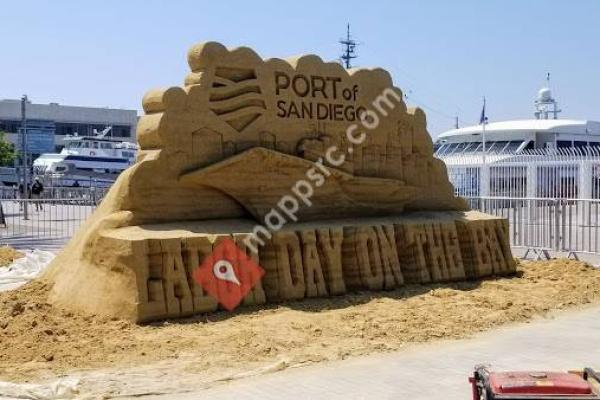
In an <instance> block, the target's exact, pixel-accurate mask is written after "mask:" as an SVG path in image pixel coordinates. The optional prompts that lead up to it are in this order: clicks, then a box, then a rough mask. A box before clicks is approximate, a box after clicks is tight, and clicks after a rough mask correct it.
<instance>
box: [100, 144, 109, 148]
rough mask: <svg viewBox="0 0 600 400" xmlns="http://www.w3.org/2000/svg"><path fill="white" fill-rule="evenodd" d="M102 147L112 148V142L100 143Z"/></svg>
mask: <svg viewBox="0 0 600 400" xmlns="http://www.w3.org/2000/svg"><path fill="white" fill-rule="evenodd" d="M100 147H101V148H103V149H111V148H112V146H111V145H110V143H100Z"/></svg>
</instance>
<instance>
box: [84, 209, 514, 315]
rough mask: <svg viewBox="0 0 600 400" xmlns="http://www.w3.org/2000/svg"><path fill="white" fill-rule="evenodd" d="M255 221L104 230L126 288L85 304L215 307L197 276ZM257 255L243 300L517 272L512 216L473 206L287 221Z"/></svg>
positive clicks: (159, 311) (126, 309)
mask: <svg viewBox="0 0 600 400" xmlns="http://www.w3.org/2000/svg"><path fill="white" fill-rule="evenodd" d="M253 227H254V224H253V223H252V221H249V220H246V221H244V220H229V221H223V220H218V221H217V220H215V221H198V222H181V223H169V224H156V225H143V226H130V227H124V228H118V229H113V230H107V231H104V233H103V234H102V235H101V237H100V238H99V241H98V243H97V246H96V249H97V250H96V251H95V253H96V254H95V256H94V258H96V259H98V258H100V259H101V260H98V261H101V262H97V264H108V265H111V269H110V271H105V274H104V275H103V278H101V279H107V285H109V286H110V285H118V286H119V287H120V288H121V290H111V292H112V293H111V296H96V299H97V300H96V301H97V303H96V304H94V303H93V302H94V300H93V298H94V296H89V297H88V301H87V302H86V309H87V310H90V309H92V310H93V309H96V310H98V311H101V310H103V309H104V310H109V311H110V314H117V315H120V316H122V317H127V318H130V319H132V320H135V321H138V322H143V321H151V320H157V319H164V318H176V317H185V316H190V315H193V314H199V313H206V312H211V311H215V310H217V309H218V307H219V306H218V304H217V302H216V301H215V299H214V298H212V297H211V296H209V295H208V294H206V293H204V292H203V290H202V287H200V286H199V285H198V284H197V283H196V282H195V281H194V280H193V278H192V273H193V271H194V270H195V269H196V268H197V267H198V266H199V264H200V263H201V262H202V260H203V259H204V258H205V257H206V256H207V255H208V254H210V253H211V252H212V249H213V247H214V246H216V245H217V244H218V243H219V241H220V240H222V239H223V238H225V237H229V238H232V239H233V240H234V241H235V242H236V243H237V244H238V246H240V247H241V248H244V247H243V246H244V242H243V239H244V238H245V237H246V236H247V235H248V234H249V233H250V232H252V228H253ZM105 249H111V251H110V252H107V251H105ZM248 254H252V253H251V252H250V251H248ZM253 257H254V259H255V261H257V262H258V263H259V264H260V265H261V266H262V267H263V268H264V269H265V271H266V273H265V275H264V277H263V279H262V281H261V282H259V284H257V285H256V286H255V288H254V289H253V290H252V291H251V292H250V293H249V294H248V295H247V296H246V298H245V299H244V301H243V305H255V304H265V303H271V302H279V301H289V300H299V299H303V298H306V297H327V296H333V295H341V294H344V293H347V292H352V291H358V290H386V289H387V290H389V289H394V288H397V287H399V286H402V285H404V284H413V283H430V282H447V281H456V280H464V279H475V278H482V277H487V276H491V275H504V274H509V273H512V272H514V271H515V262H514V260H513V258H512V256H511V252H510V247H509V238H508V223H507V221H506V220H505V219H501V218H496V217H492V216H489V215H486V214H482V213H479V212H474V211H469V212H418V213H410V214H406V215H402V216H399V217H393V218H368V219H352V220H336V221H320V222H315V223H303V224H295V225H289V226H286V227H285V228H284V229H283V230H281V231H279V232H277V233H275V234H273V236H272V238H271V239H270V240H268V241H267V242H266V243H265V245H264V246H261V247H260V248H259V253H258V255H256V254H254V255H253ZM99 284H100V282H98V281H97V280H96V281H95V282H94V283H93V285H92V286H94V287H98V286H99ZM100 286H102V285H100ZM81 289H82V290H84V291H85V288H81Z"/></svg>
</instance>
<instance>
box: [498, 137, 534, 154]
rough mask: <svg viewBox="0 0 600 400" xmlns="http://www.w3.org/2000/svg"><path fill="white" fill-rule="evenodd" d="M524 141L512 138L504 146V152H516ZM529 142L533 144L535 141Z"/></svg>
mask: <svg viewBox="0 0 600 400" xmlns="http://www.w3.org/2000/svg"><path fill="white" fill-rule="evenodd" d="M522 143H523V142H519V141H514V140H511V141H510V142H508V145H507V146H506V147H505V148H504V152H505V153H513V152H515V151H516V150H517V149H518V148H519V146H520V145H521V144H522ZM529 143H530V144H532V143H533V142H529Z"/></svg>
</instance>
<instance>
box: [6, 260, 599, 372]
mask: <svg viewBox="0 0 600 400" xmlns="http://www.w3.org/2000/svg"><path fill="white" fill-rule="evenodd" d="M48 290H49V288H48V287H47V286H46V285H44V284H43V283H40V282H33V283H30V284H28V285H26V286H25V287H23V288H21V289H19V290H16V291H13V292H7V293H1V294H0V379H4V380H13V381H31V380H36V379H39V378H41V377H45V378H48V377H50V376H55V375H58V374H65V373H73V372H75V371H80V370H82V369H96V368H129V367H134V366H141V365H149V364H150V363H152V362H158V361H163V362H169V361H178V362H179V361H180V360H181V362H179V364H178V365H182V364H185V368H186V372H187V373H193V374H199V375H203V376H208V375H215V376H216V375H218V374H220V373H223V372H224V371H229V372H230V371H243V370H245V369H246V370H247V369H249V368H255V367H257V366H260V365H266V364H268V363H272V362H274V361H275V360H278V359H281V358H282V357H285V359H286V360H288V361H287V362H288V363H291V364H297V363H306V362H318V361H324V360H337V359H344V358H347V357H350V356H357V355H364V354H369V353H373V352H384V351H393V350H398V349H400V348H402V347H404V346H406V345H407V344H410V343H420V342H426V341H430V340H435V339H440V338H445V339H448V338H463V337H467V336H469V335H472V334H473V333H476V332H480V331H484V330H488V329H491V328H493V327H496V326H499V325H502V324H507V323H512V322H519V321H526V320H529V319H531V318H533V317H534V316H537V315H544V314H546V313H547V312H549V311H551V310H557V309H566V308H571V307H577V306H581V305H585V304H589V303H596V302H600V270H597V269H594V268H592V267H590V266H587V265H585V264H584V263H581V262H577V261H568V260H555V261H551V262H524V263H521V264H520V265H519V268H518V274H517V276H515V277H510V278H499V279H487V280H484V281H480V282H460V283H453V284H436V285H414V286H406V287H404V288H402V289H399V290H394V291H389V292H377V293H369V292H363V293H358V294H354V295H346V296H343V297H337V298H328V299H321V300H304V301H302V302H296V303H286V304H280V305H273V306H270V307H268V308H266V309H258V308H257V309H252V308H250V309H245V310H243V311H239V312H234V313H228V312H219V313H216V314H213V315H208V316H202V317H195V318H192V319H184V320H176V321H167V322H162V323H157V324H150V325H145V326H140V325H135V324H131V323H129V322H125V321H122V320H116V319H106V318H103V317H100V316H84V315H76V314H72V313H69V312H67V311H64V310H61V309H58V308H55V307H53V306H51V305H49V304H48V303H47V301H46V296H47V293H48ZM184 360H187V361H185V363H184ZM190 360H193V362H190Z"/></svg>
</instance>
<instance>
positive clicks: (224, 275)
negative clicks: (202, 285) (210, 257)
mask: <svg viewBox="0 0 600 400" xmlns="http://www.w3.org/2000/svg"><path fill="white" fill-rule="evenodd" d="M213 273H214V274H215V277H216V278H217V279H221V280H223V281H227V282H231V283H235V284H236V285H238V286H240V285H241V283H240V281H239V280H238V278H237V276H235V271H234V270H233V265H232V264H231V263H230V262H229V261H227V260H219V261H217V262H216V263H215V265H213Z"/></svg>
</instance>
